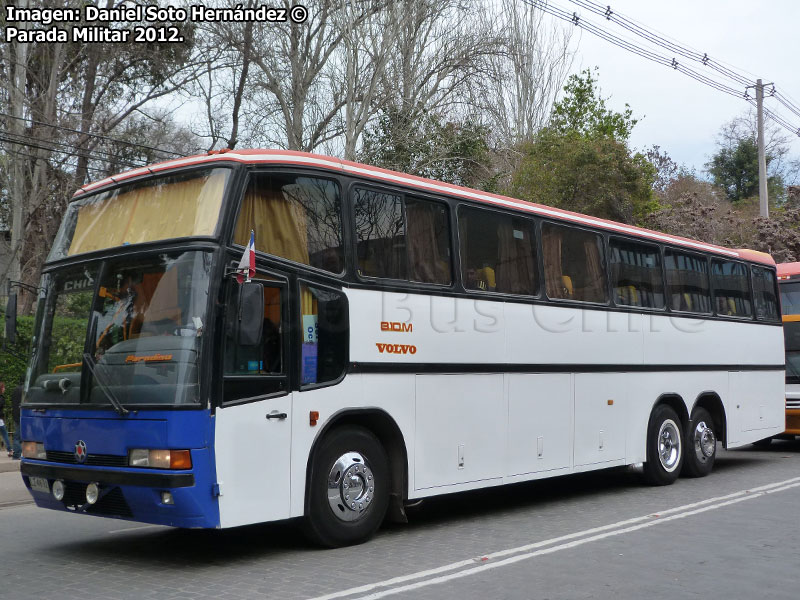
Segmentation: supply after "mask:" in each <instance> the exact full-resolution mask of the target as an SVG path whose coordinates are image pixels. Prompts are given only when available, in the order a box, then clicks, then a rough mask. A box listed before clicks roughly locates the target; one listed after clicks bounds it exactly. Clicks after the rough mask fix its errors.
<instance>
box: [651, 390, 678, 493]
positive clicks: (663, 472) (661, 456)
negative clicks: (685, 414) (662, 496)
mask: <svg viewBox="0 0 800 600" xmlns="http://www.w3.org/2000/svg"><path fill="white" fill-rule="evenodd" d="M682 464H683V428H682V427H681V421H680V418H679V417H678V413H676V412H675V411H674V410H673V409H672V408H670V407H669V406H667V405H666V404H659V405H658V406H656V407H655V409H653V413H652V414H651V415H650V422H649V423H648V425H647V462H646V463H644V478H645V481H647V482H648V483H649V484H651V485H669V484H670V483H673V482H674V481H675V480H676V479H677V478H678V475H680V472H681V466H682Z"/></svg>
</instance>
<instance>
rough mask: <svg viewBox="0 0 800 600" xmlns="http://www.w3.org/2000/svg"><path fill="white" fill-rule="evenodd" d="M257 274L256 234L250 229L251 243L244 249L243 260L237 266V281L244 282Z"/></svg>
mask: <svg viewBox="0 0 800 600" xmlns="http://www.w3.org/2000/svg"><path fill="white" fill-rule="evenodd" d="M255 274H256V234H255V233H254V232H253V230H252V229H251V230H250V243H249V244H247V248H245V249H244V254H242V260H240V261H239V266H238V267H237V268H236V281H238V282H239V283H243V282H244V281H245V278H247V281H250V278H251V277H252V276H253V275H255Z"/></svg>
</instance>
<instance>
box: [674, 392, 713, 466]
mask: <svg viewBox="0 0 800 600" xmlns="http://www.w3.org/2000/svg"><path fill="white" fill-rule="evenodd" d="M717 439H718V437H717V432H716V431H714V420H713V419H712V418H711V413H709V412H708V411H707V410H706V409H705V408H700V407H697V408H695V409H694V410H693V411H692V418H691V419H690V420H689V425H688V427H686V435H685V442H684V444H683V448H684V451H683V469H682V472H681V473H682V474H683V475H684V476H686V477H705V476H706V475H708V474H709V473H711V469H713V468H714V460H715V459H716V457H717Z"/></svg>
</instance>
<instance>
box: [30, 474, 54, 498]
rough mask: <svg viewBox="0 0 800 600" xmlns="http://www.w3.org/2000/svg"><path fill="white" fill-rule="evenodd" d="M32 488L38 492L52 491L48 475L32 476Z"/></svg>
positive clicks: (46, 492)
mask: <svg viewBox="0 0 800 600" xmlns="http://www.w3.org/2000/svg"><path fill="white" fill-rule="evenodd" d="M31 489H32V490H35V491H37V492H44V493H45V494H49V493H50V483H49V482H48V481H47V478H46V477H33V476H31Z"/></svg>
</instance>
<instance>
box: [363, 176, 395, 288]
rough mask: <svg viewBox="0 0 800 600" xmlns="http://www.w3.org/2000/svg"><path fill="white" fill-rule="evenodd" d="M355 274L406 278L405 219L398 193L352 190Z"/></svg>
mask: <svg viewBox="0 0 800 600" xmlns="http://www.w3.org/2000/svg"><path fill="white" fill-rule="evenodd" d="M353 212H354V215H355V225H356V240H357V243H358V247H357V253H358V273H359V275H363V276H365V277H388V278H390V279H405V278H406V222H405V218H404V217H403V198H402V196H400V195H399V194H389V193H385V192H376V191H373V190H363V189H356V191H355V197H354V201H353Z"/></svg>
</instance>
